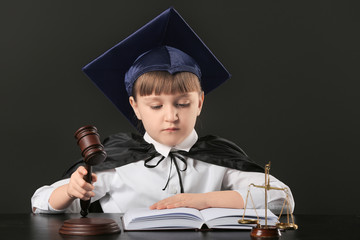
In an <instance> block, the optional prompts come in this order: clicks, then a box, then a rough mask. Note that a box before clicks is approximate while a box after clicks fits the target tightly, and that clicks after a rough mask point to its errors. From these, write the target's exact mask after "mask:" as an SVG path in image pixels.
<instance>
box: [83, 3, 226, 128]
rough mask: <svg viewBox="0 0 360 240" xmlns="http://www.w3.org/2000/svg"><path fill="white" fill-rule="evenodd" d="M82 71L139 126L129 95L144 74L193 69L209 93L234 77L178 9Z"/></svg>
mask: <svg viewBox="0 0 360 240" xmlns="http://www.w3.org/2000/svg"><path fill="white" fill-rule="evenodd" d="M174 59H175V61H173V60H174ZM82 70H83V71H84V72H85V74H86V75H87V76H88V77H89V78H90V79H91V80H92V81H93V82H94V83H95V85H96V86H97V87H98V88H100V90H101V91H102V92H103V93H104V94H105V95H106V96H107V97H108V98H109V99H110V100H111V102H112V103H113V104H114V105H115V106H116V107H117V108H118V109H119V110H120V111H121V112H122V113H123V114H124V115H125V117H126V118H127V119H128V120H129V121H130V122H131V123H132V124H133V125H134V126H135V127H137V125H138V120H137V119H136V117H135V115H134V112H133V110H132V108H131V106H130V104H129V95H131V91H132V86H133V84H134V82H135V81H136V79H137V78H138V77H139V76H140V75H141V74H144V73H146V72H150V71H157V70H162V71H168V72H170V73H171V74H173V73H175V72H180V71H189V72H192V73H194V74H196V75H197V76H198V77H199V79H200V81H201V87H202V89H203V90H204V92H205V94H207V93H209V92H210V91H211V90H213V89H215V88H216V87H218V86H219V85H220V84H222V83H223V82H225V81H226V80H228V79H229V78H230V74H229V72H228V71H227V70H226V69H225V68H224V66H223V65H222V64H221V62H220V61H219V60H218V59H217V58H216V57H215V56H214V54H213V53H212V52H211V51H210V50H209V49H208V47H207V46H206V45H205V44H204V43H203V42H202V40H201V39H200V38H199V37H198V36H197V35H196V33H195V32H194V31H193V30H192V29H191V28H190V26H189V25H188V24H187V23H186V22H185V20H184V19H183V18H182V17H181V16H180V15H179V13H178V12H177V11H176V10H175V9H174V8H169V9H167V10H166V11H164V12H163V13H161V14H160V15H159V16H157V17H156V18H154V19H153V20H151V21H150V22H148V23H147V24H146V25H144V26H143V27H141V28H140V29H139V30H137V31H136V32H134V33H133V34H131V35H130V36H128V37H127V38H126V39H124V40H123V41H121V42H119V43H118V44H116V45H115V46H114V47H112V48H111V49H109V50H107V51H106V52H105V53H103V54H102V55H100V56H99V57H98V58H96V59H95V60H93V61H92V62H90V63H89V64H87V65H86V66H85V67H83V69H82Z"/></svg>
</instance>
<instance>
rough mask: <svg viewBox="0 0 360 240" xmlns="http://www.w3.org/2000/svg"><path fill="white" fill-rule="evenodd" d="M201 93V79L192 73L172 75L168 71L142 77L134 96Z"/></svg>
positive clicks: (136, 86)
mask: <svg viewBox="0 0 360 240" xmlns="http://www.w3.org/2000/svg"><path fill="white" fill-rule="evenodd" d="M193 91H198V92H201V91H202V90H201V86H200V81H199V78H198V77H197V76H196V75H195V74H193V73H191V72H178V73H175V74H171V73H169V72H167V71H153V72H147V73H144V74H143V75H141V76H140V77H139V78H138V79H137V80H136V81H135V83H134V87H133V92H132V95H133V97H134V99H136V95H137V94H139V95H140V96H148V95H151V94H153V93H154V94H155V95H160V94H162V93H164V94H175V93H186V92H193Z"/></svg>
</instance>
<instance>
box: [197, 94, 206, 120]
mask: <svg viewBox="0 0 360 240" xmlns="http://www.w3.org/2000/svg"><path fill="white" fill-rule="evenodd" d="M204 98H205V94H204V91H202V92H201V93H200V96H199V105H198V116H199V115H200V113H201V109H202V107H203V105H204Z"/></svg>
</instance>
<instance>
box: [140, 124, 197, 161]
mask: <svg viewBox="0 0 360 240" xmlns="http://www.w3.org/2000/svg"><path fill="white" fill-rule="evenodd" d="M144 140H145V141H146V142H148V143H151V144H153V145H154V147H155V149H156V151H157V152H158V153H160V154H161V155H163V156H164V157H167V156H168V155H169V152H170V151H172V150H182V151H186V152H189V151H190V149H191V148H192V146H193V145H194V144H195V143H196V142H197V140H198V135H197V133H196V131H195V129H193V130H192V132H191V133H190V134H189V136H187V137H186V138H185V140H184V141H182V142H181V143H179V144H178V145H175V146H174V147H170V146H166V145H164V144H161V143H159V142H157V141H155V140H154V139H153V138H152V137H151V136H150V135H149V134H148V133H147V132H146V133H145V135H144Z"/></svg>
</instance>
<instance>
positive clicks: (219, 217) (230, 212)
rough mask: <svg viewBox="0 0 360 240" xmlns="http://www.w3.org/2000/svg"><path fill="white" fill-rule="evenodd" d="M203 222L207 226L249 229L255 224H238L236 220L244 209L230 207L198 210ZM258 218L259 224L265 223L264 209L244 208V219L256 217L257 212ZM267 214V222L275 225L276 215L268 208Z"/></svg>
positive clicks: (240, 216)
mask: <svg viewBox="0 0 360 240" xmlns="http://www.w3.org/2000/svg"><path fill="white" fill-rule="evenodd" d="M200 212H201V214H202V216H203V218H204V220H205V223H206V224H207V225H208V227H209V228H226V229H251V228H252V227H253V226H255V224H239V223H238V220H239V219H241V218H242V216H243V214H244V209H232V208H207V209H204V210H201V211H200ZM256 213H257V214H258V216H259V219H260V224H264V223H265V209H256V212H255V210H254V209H246V215H245V219H257V214H256ZM267 214H268V224H269V225H275V224H276V222H277V216H276V215H275V214H273V213H272V212H271V211H270V210H268V212H267Z"/></svg>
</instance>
